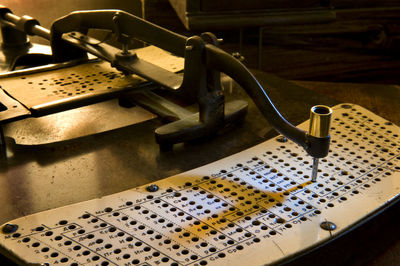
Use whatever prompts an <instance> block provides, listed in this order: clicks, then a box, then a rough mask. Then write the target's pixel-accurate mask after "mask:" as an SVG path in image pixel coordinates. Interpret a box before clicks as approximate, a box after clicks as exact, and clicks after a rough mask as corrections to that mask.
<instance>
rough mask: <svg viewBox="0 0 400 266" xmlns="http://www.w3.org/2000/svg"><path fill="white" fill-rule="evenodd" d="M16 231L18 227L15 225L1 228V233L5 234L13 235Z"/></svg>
mask: <svg viewBox="0 0 400 266" xmlns="http://www.w3.org/2000/svg"><path fill="white" fill-rule="evenodd" d="M17 230H18V225H16V224H5V225H4V226H3V229H2V231H3V233H5V234H11V233H15V232H16V231H17Z"/></svg>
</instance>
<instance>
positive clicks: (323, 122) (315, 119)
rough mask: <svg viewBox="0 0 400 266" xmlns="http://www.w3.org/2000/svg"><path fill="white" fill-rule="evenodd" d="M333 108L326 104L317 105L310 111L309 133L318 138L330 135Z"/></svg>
mask: <svg viewBox="0 0 400 266" xmlns="http://www.w3.org/2000/svg"><path fill="white" fill-rule="evenodd" d="M331 118H332V109H331V108H330V107H328V106H325V105H315V106H313V107H311V111H310V128H309V130H308V134H309V135H311V136H313V137H316V138H326V137H328V136H329V131H330V128H331Z"/></svg>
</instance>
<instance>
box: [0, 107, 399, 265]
mask: <svg viewBox="0 0 400 266" xmlns="http://www.w3.org/2000/svg"><path fill="white" fill-rule="evenodd" d="M307 126H308V125H307V123H303V124H302V125H301V127H302V128H304V129H306V128H307ZM399 135H400V128H399V127H397V126H395V125H393V124H392V123H390V122H388V121H386V120H384V119H382V118H380V117H378V116H376V115H374V114H373V113H371V112H369V111H367V110H365V109H364V108H362V107H359V106H356V105H351V104H342V105H338V106H336V107H334V120H333V123H332V146H331V150H332V151H331V152H330V154H329V155H328V157H326V158H324V159H322V160H321V162H320V170H321V171H320V173H319V178H318V181H317V182H316V183H311V182H310V177H309V174H310V172H311V165H310V163H311V158H310V157H309V156H307V155H306V154H305V153H304V151H303V150H302V149H301V148H300V147H298V146H297V145H295V144H294V143H292V142H281V140H282V139H281V138H279V137H278V138H274V139H271V140H269V141H266V142H264V143H262V144H260V145H257V146H255V147H253V148H251V149H248V150H245V151H243V152H241V153H238V154H235V155H233V156H230V157H227V158H225V159H222V160H220V161H217V162H215V163H212V164H209V165H206V166H203V167H200V168H197V169H194V170H192V171H188V172H186V173H182V174H179V175H176V176H173V177H170V178H166V179H163V180H161V181H158V182H156V183H155V184H156V185H157V186H158V187H159V190H158V191H156V192H149V191H148V190H147V186H143V187H139V188H136V189H132V190H128V191H124V192H120V193H117V194H113V195H110V196H106V197H103V198H99V199H95V200H91V201H87V202H82V203H78V204H74V205H69V206H65V207H61V208H58V209H53V210H49V211H45V212H41V213H37V214H33V215H29V216H25V217H22V218H19V219H16V220H13V221H10V222H9V223H10V224H16V225H18V230H16V231H15V232H12V233H4V227H3V232H2V234H1V238H0V246H1V251H2V252H3V253H4V254H6V255H8V256H10V257H12V258H14V259H16V260H18V261H19V262H21V261H23V262H25V263H27V262H30V263H50V264H55V263H59V264H68V265H71V264H72V263H76V264H90V265H111V264H113V265H132V264H144V265H158V264H166V265H167V264H168V265H171V264H173V265H189V264H193V265H206V264H212V265H227V264H229V265H245V264H252V265H260V264H265V263H274V262H279V261H281V260H283V259H287V258H289V257H291V256H294V255H296V254H299V253H301V252H304V251H305V250H307V249H309V248H312V247H315V246H317V245H320V244H322V243H324V242H326V241H328V240H330V239H332V238H334V237H335V236H338V235H340V234H342V233H345V232H346V231H347V230H349V229H351V228H352V227H353V226H354V225H356V224H358V223H360V222H362V221H364V220H365V219H367V218H368V217H371V216H372V215H374V214H375V213H376V212H377V211H379V210H380V209H382V208H384V207H385V206H387V205H389V204H390V203H392V202H394V201H395V200H397V199H398V195H399V193H400V179H399V177H400V137H399ZM327 222H332V223H334V225H335V226H336V228H335V229H333V227H332V228H331V229H332V230H326V229H327V228H328V229H329V226H328V227H327V225H329V223H327ZM324 228H325V229H324Z"/></svg>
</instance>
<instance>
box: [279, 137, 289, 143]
mask: <svg viewBox="0 0 400 266" xmlns="http://www.w3.org/2000/svg"><path fill="white" fill-rule="evenodd" d="M276 140H277V141H278V142H287V141H288V139H287V138H286V137H284V136H279V137H277V138H276Z"/></svg>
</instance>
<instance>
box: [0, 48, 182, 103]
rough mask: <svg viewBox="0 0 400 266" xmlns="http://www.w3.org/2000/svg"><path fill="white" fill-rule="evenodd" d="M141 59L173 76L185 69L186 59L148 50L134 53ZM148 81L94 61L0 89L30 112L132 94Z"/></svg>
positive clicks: (8, 81) (8, 82) (13, 80)
mask: <svg viewBox="0 0 400 266" xmlns="http://www.w3.org/2000/svg"><path fill="white" fill-rule="evenodd" d="M134 51H135V52H136V54H137V55H138V57H139V58H141V59H144V60H146V61H148V62H151V63H152V64H154V65H157V66H159V67H161V68H164V69H166V70H168V71H171V72H178V71H181V70H182V69H183V64H184V59H183V58H180V57H176V56H174V55H172V54H170V53H168V52H165V51H164V50H162V49H160V48H157V47H154V46H148V47H145V48H141V49H136V50H134ZM143 82H145V80H144V79H143V78H141V77H139V76H137V75H128V76H127V75H124V74H123V73H121V72H119V71H118V70H116V69H114V68H112V67H111V65H110V63H109V62H104V61H95V62H91V63H86V64H81V65H77V66H72V67H67V68H62V69H57V70H49V71H42V72H39V73H34V74H27V75H19V76H16V77H15V76H13V77H7V78H2V79H1V88H2V89H3V90H5V91H6V92H7V93H8V94H10V95H11V96H12V97H13V98H14V99H17V100H18V101H19V102H21V103H22V104H24V106H26V107H28V108H33V109H35V107H36V106H41V105H44V104H46V105H49V104H51V103H57V102H58V101H61V100H65V99H68V98H72V99H73V98H74V97H77V98H79V97H82V96H95V95H96V94H104V93H115V92H119V91H125V90H131V89H132V88H135V87H136V86H137V85H138V84H140V83H143Z"/></svg>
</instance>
